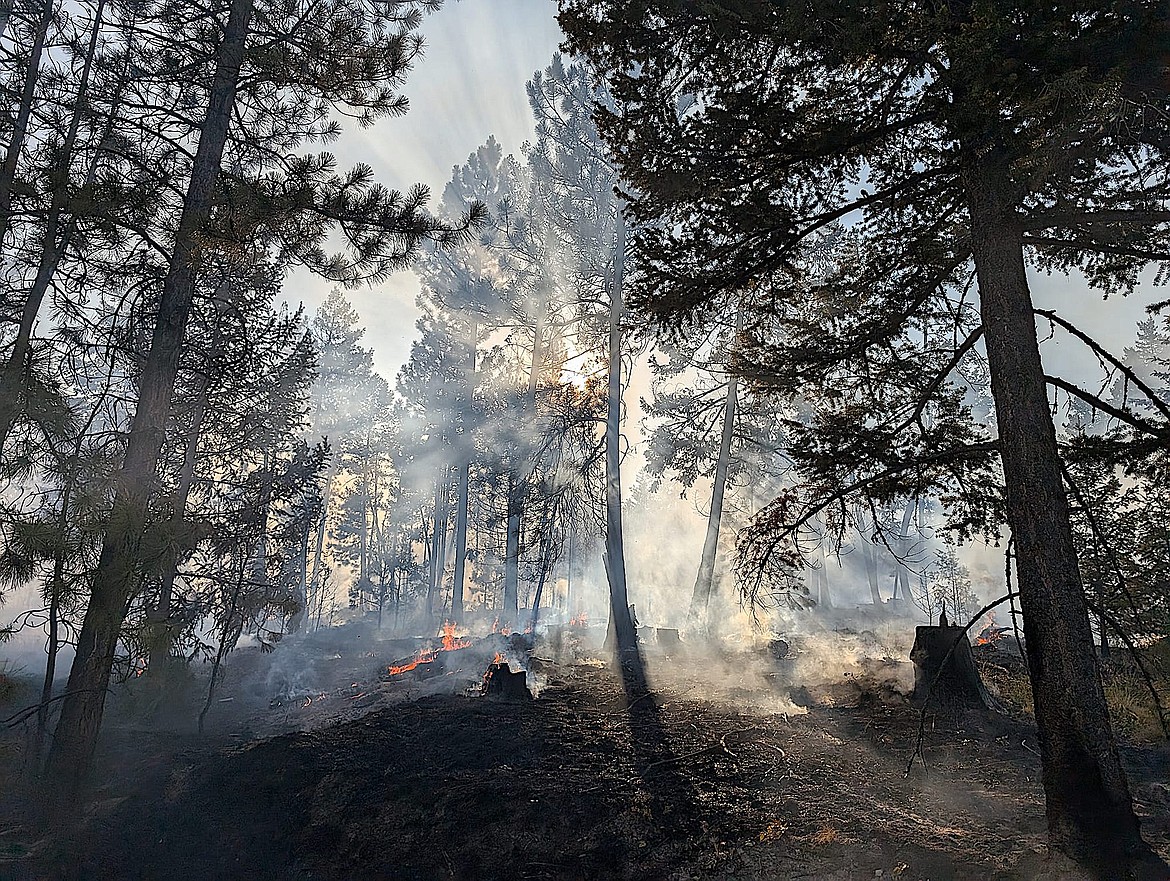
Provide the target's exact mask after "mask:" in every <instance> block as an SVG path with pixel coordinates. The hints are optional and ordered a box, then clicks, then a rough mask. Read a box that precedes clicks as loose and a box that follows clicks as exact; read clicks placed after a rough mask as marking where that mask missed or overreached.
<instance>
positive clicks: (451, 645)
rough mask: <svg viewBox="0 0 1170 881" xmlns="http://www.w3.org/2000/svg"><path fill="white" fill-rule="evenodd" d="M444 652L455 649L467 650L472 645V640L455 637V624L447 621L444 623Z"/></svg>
mask: <svg viewBox="0 0 1170 881" xmlns="http://www.w3.org/2000/svg"><path fill="white" fill-rule="evenodd" d="M442 637H443V651H445V652H450V651H454V650H455V649H465V648H467V647H468V646H469V645H471V640H469V639H464V638H462V637H457V636H456V635H455V622H454V621H446V622H444V623H443V633H442Z"/></svg>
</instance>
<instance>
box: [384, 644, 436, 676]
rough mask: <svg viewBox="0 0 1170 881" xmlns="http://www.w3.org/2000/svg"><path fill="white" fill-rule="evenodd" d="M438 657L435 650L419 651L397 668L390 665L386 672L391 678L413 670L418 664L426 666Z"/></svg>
mask: <svg viewBox="0 0 1170 881" xmlns="http://www.w3.org/2000/svg"><path fill="white" fill-rule="evenodd" d="M438 656H439V652H438V651H437V650H436V649H419V653H418V654H417V655H415V656H414V657H413V658H412V659H411V660H410V661H408V662H407V663H405V664H400V665H398V666H394V665H391V666H389V667H387V668H386V670H387V672H388V673H389V674H390V675H391V676H397V675H398V674H399V673H406V672H409V671H410V670H413V669H414V668H415V667H417V666H418V665H419V664H428V663H430V662H431V661H433V660H434V659H435V658H437V657H438Z"/></svg>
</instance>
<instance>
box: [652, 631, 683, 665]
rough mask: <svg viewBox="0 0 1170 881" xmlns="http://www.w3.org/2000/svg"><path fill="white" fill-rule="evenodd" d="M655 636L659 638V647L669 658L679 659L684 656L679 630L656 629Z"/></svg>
mask: <svg viewBox="0 0 1170 881" xmlns="http://www.w3.org/2000/svg"><path fill="white" fill-rule="evenodd" d="M654 634H655V637H656V638H657V642H658V647H659V648H660V649H662V653H663V654H664V655H666V656H667V657H668V658H673V657H677V656H678V655H681V654H682V652H683V643H682V639H681V638H680V637H679V635H678V630H676V629H674V628H672V627H658V628H656V629H655V632H654Z"/></svg>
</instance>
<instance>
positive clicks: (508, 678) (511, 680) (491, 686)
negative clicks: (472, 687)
mask: <svg viewBox="0 0 1170 881" xmlns="http://www.w3.org/2000/svg"><path fill="white" fill-rule="evenodd" d="M483 693H484V694H485V695H487V696H488V697H494V698H499V699H501V700H511V701H528V700H532V693H531V692H530V691H529V690H528V674H527V673H525V672H524V671H523V670H521V671H520V672H519V673H513V672H512V669H511V668H510V667H509V666H508V662H507V661H497V662H495V663H494V664H492V665H491V666H490V667H488V669H487V673H486V674H485V675H484V677H483Z"/></svg>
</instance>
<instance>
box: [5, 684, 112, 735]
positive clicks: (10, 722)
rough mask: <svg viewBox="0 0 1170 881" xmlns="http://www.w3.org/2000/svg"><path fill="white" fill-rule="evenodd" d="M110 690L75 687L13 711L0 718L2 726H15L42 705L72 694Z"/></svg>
mask: <svg viewBox="0 0 1170 881" xmlns="http://www.w3.org/2000/svg"><path fill="white" fill-rule="evenodd" d="M109 690H110V689H109V688H78V689H75V690H74V691H66V692H64V693H62V694H59V695H57V696H56V697H51V698H49V699H48V700H47V701H41V702H40V703H39V704H30V705H29V706H27V707H25V708H24V709H21V710H17V711H16V712H15V713H13V714H12V715H11V716H9V717H8V718H7V719H0V726H3V727H4V728H15V727H16V726H17V725H19V724H20V723H21V722H24V721H25V720H26V719H28V718H30V717H31V716H33V715H35V714H36V712H37V711H38V710H40V709H41V708H42V707H47V706H48V705H49V704H54V703H56V702H57V701H60V700H64V699H65V698H67V697H70V696H71V695H75V694H86V693H87V692H91V691H109ZM18 717H19V718H18Z"/></svg>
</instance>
